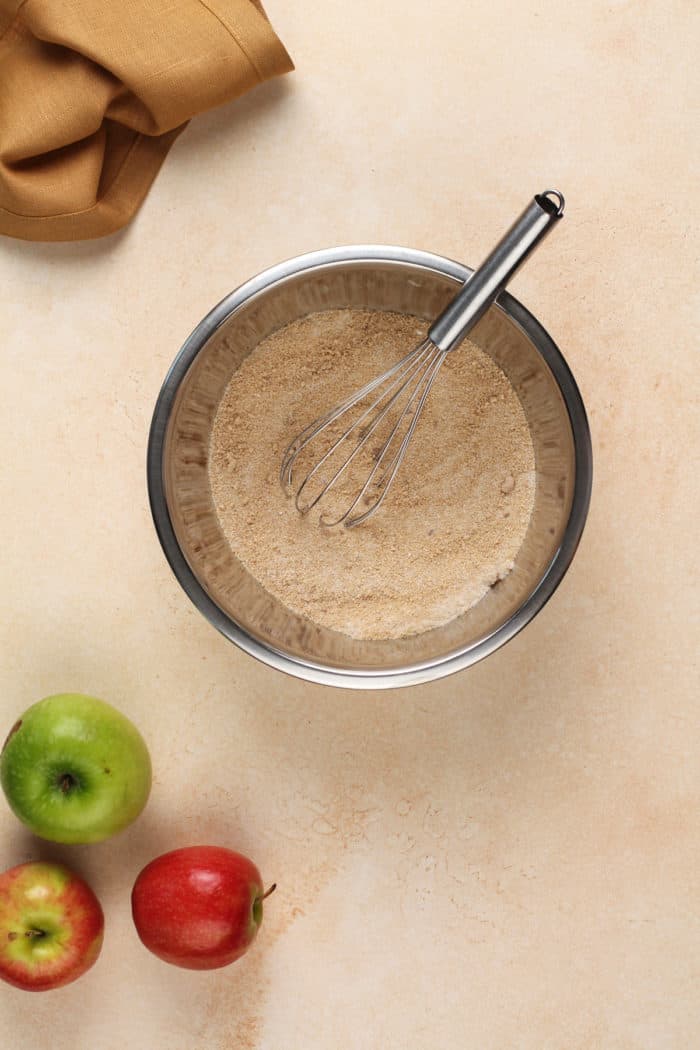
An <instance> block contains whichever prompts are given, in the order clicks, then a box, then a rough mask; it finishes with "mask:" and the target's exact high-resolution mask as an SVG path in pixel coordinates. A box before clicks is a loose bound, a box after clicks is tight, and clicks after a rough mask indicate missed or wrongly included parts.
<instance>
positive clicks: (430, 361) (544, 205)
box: [280, 190, 564, 528]
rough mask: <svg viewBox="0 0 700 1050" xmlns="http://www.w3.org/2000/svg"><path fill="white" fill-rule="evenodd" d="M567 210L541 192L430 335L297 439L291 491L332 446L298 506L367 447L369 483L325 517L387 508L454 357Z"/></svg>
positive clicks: (341, 519) (287, 469) (306, 482)
mask: <svg viewBox="0 0 700 1050" xmlns="http://www.w3.org/2000/svg"><path fill="white" fill-rule="evenodd" d="M563 214H564V197H563V195H562V194H561V193H560V192H559V191H558V190H544V192H543V193H538V194H537V195H536V196H535V197H534V198H533V200H532V201H531V202H530V203H529V204H528V206H527V207H526V208H525V210H524V211H523V212H522V213H521V215H520V216H519V217H518V218H517V219H516V220H515V222H514V223H513V225H512V226H511V227H510V229H509V230H508V231H507V232H506V233H505V234H504V236H503V237H502V238H501V240H500V241H499V242H498V244H497V245H496V246H495V248H494V249H493V250H492V251H491V252H490V253H489V255H488V256H487V257H486V259H485V260H484V262H483V263H482V264H481V266H479V267H478V269H476V270H475V271H474V273H473V274H472V276H471V277H470V278H469V279H468V280H467V281H466V282H465V283H464V285H463V286H462V288H461V289H460V291H459V292H458V293H457V295H456V296H455V297H454V299H452V300H451V301H450V303H448V305H447V306H446V307H445V309H444V310H443V311H442V313H441V314H440V316H439V317H438V318H437V319H436V320H435V321H434V322H433V324H432V326H431V328H430V330H429V332H428V336H427V338H426V339H425V340H423V342H422V343H420V344H419V345H418V346H416V347H414V349H413V350H411V351H410V353H408V354H406V356H405V357H403V358H402V359H401V360H400V361H398V362H397V363H396V364H395V365H393V367H391V368H389V369H388V370H387V371H386V372H384V373H382V375H380V376H377V378H376V379H373V380H372V381H371V382H369V383H367V384H366V385H365V386H363V387H361V388H360V389H359V390H356V391H355V393H353V394H351V395H350V396H349V397H348V398H346V399H345V400H344V401H342V402H341V403H340V404H338V405H336V406H335V407H334V408H332V409H331V410H330V411H329V412H326V413H325V414H324V415H322V416H320V417H319V418H318V419H316V420H314V422H313V423H310V424H309V425H308V426H307V427H305V428H304V429H303V430H302V431H301V433H300V434H298V435H297V436H296V437H295V438H294V440H293V441H292V442H291V443H290V445H289V446H288V447H287V449H286V451H285V453H284V455H283V457H282V466H281V470H280V481H281V483H282V484H283V485H284V486H285V487H286V488H290V487H291V488H294V485H295V467H296V466H297V460H298V458H299V456H300V454H301V453H302V452H303V451H304V450H305V449H307V448H308V447H309V446H310V445H311V443H312V442H317V439H319V438H321V437H322V436H325V439H326V445H327V446H328V447H326V446H322V447H321V449H320V453H319V454H318V458H317V459H316V460H315V462H314V463H313V465H312V466H311V467H310V469H308V470H307V472H306V474H305V475H304V476H303V477H302V480H301V482H300V483H298V484H297V485H296V496H295V505H296V508H297V510H298V511H299V512H300V513H301V514H307V513H308V512H309V511H310V510H311V509H312V508H313V507H315V506H316V505H317V504H318V503H320V501H321V500H323V499H324V498H325V497H327V496H328V494H329V493H330V492H331V490H333V489H334V488H335V489H336V490H337V489H338V488H339V482H340V479H341V478H343V476H344V475H345V476H346V479H347V477H348V474H347V471H348V468H349V467H350V465H351V464H352V463H353V461H355V460H356V459H357V457H358V456H359V455H360V454H361V453H363V452H365V454H368V453H370V452H371V455H372V459H373V465H372V467H371V469H370V471H369V473H368V475H367V478H366V480H365V481H364V482H360V483H359V484H358V486H357V488H356V489H355V488H353V490H352V493H353V494H352V495H351V497H350V502H349V504H348V506H347V507H346V509H345V510H344V511H343V513H341V514H340V515H337V514H336V515H334V516H332V517H330V518H329V517H328V515H326V514H322V516H321V519H320V520H321V522H322V523H323V524H324V525H328V526H333V525H344V526H345V527H346V528H353V527H354V526H356V525H360V524H362V522H364V521H367V520H368V518H370V517H372V515H373V514H375V513H376V512H377V511H378V510H379V507H380V506H381V505H382V503H383V502H384V499H385V498H386V495H387V493H388V491H389V489H390V487H391V484H392V482H393V480H394V478H395V477H396V474H397V472H398V470H399V468H400V466H401V464H402V462H403V460H404V457H405V455H406V450H407V448H408V446H409V444H410V441H411V438H412V437H413V434H414V432H415V429H416V426H417V425H418V420H419V419H420V415H421V412H422V411H423V407H424V405H425V402H426V400H427V398H428V395H429V394H430V389H431V387H432V385H433V383H434V382H435V379H436V378H437V375H438V372H439V371H440V368H441V366H442V363H443V361H444V360H445V358H446V356H447V354H448V353H450V352H451V351H452V350H454V349H455V348H456V347H458V346H459V344H460V343H461V342H462V340H463V339H465V338H466V336H467V335H468V333H469V332H470V331H471V329H472V328H473V327H474V325H475V324H476V323H477V321H479V319H480V318H481V317H482V316H483V315H484V313H485V312H486V311H487V310H488V308H489V307H490V306H491V304H492V303H493V302H494V300H495V299H496V298H497V296H498V295H499V294H500V292H502V291H503V289H504V288H505V286H506V284H507V283H508V281H509V280H510V278H511V277H512V276H513V274H514V273H515V272H516V270H518V269H519V268H520V266H521V265H522V264H523V262H524V261H525V259H526V258H527V256H528V255H529V254H530V252H532V251H533V250H534V248H536V247H537V245H538V244H539V243H540V242H541V241H542V239H543V238H544V237H545V236H546V234H547V233H548V232H549V231H550V230H551V229H552V227H553V226H554V225H555V224H556V222H557V221H558V220H559V219H560V218H561V217H562V215H563ZM365 402H367V404H366V405H365ZM353 410H357V412H358V414H357V415H356V416H355V417H351V415H350V414H351V413H353ZM345 416H348V418H349V419H350V418H351V419H352V421H351V422H349V423H348V425H347V426H346V428H345V429H344V430H343V431H342V433H341V434H340V435H339V436H336V434H337V429H338V428H337V427H335V426H334V424H337V423H338V421H341V420H343V419H344V417H345ZM380 428H381V429H380ZM386 431H388V436H387V437H386V440H385V441H384V444H383V445H381V446H380V447H379V449H378V450H377V451H374V450H371V444H370V442H371V440H372V437H373V435H375V434H383V433H386ZM375 440H376V439H375ZM314 447H316V446H314ZM336 464H337V465H336ZM324 467H325V468H326V470H325V471H324V469H323V468H324Z"/></svg>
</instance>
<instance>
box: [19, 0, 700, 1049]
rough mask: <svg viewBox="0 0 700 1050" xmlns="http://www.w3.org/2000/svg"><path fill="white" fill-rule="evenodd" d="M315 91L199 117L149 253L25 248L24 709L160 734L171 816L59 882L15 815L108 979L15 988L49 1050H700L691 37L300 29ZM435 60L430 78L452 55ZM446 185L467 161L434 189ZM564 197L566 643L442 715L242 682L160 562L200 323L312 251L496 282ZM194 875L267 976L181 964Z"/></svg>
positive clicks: (244, 677) (559, 267) (556, 312)
mask: <svg viewBox="0 0 700 1050" xmlns="http://www.w3.org/2000/svg"><path fill="white" fill-rule="evenodd" d="M268 6H269V9H270V14H271V17H272V18H273V20H274V22H275V25H276V27H277V28H278V30H279V32H280V35H281V36H282V39H283V40H284V41H285V43H286V44H287V46H288V47H289V50H290V52H291V53H292V55H293V56H294V58H295V60H296V63H297V67H298V73H297V74H295V75H294V77H293V78H290V79H289V80H288V82H286V83H279V84H271V85H268V86H266V87H263V88H261V89H259V90H256V91H255V92H254V93H253V94H252V95H251V96H250V97H249V98H247V99H245V100H243V101H242V102H241V103H239V104H235V105H234V106H231V107H229V108H228V109H226V110H221V111H218V112H216V113H214V114H212V115H210V116H207V117H204V118H201V119H199V120H198V121H196V122H195V123H194V124H193V125H192V127H191V128H190V129H188V131H187V132H186V133H185V134H184V135H183V136H182V137H181V138H180V140H179V141H178V143H177V144H176V146H175V147H174V149H173V152H172V154H171V156H170V158H169V160H168V162H167V164H166V165H165V167H164V169H163V172H162V174H161V175H160V177H159V179H158V181H157V182H156V184H155V187H154V189H153V191H152V192H151V194H150V197H149V199H148V201H147V202H146V205H145V207H144V208H143V210H142V212H141V214H140V215H139V216H138V218H137V220H136V222H135V223H134V224H133V225H132V226H131V227H130V228H129V229H128V230H127V231H126V232H125V233H124V234H122V235H117V236H116V237H114V238H112V239H110V240H108V241H105V242H104V243H93V244H85V245H69V246H62V245H59V246H52V245H48V246H41V245H31V244H22V243H19V242H17V243H12V242H9V241H5V242H4V243H3V244H2V245H0V297H1V298H0V301H1V309H2V321H3V325H2V327H3V349H2V354H1V355H0V372H1V375H0V378H1V382H2V392H3V405H4V410H3V412H2V415H1V417H0V435H1V440H2V447H3V449H4V465H3V471H2V490H3V506H4V514H3V523H2V543H3V557H2V591H3V612H4V615H3V617H2V622H1V624H0V630H1V632H2V660H1V661H0V676H1V685H2V688H1V690H0V697H1V699H0V714H1V717H2V720H3V722H4V723H5V724H7V725H9V724H10V723H11V721H12V719H13V717H14V716H15V714H16V713H17V712H18V711H20V710H21V709H22V708H23V707H24V706H26V705H27V704H28V703H30V702H31V701H33V700H34V699H36V698H37V697H40V696H42V695H45V694H46V693H49V692H53V691H57V690H61V689H81V690H85V691H90V692H94V693H96V694H99V695H101V696H103V697H104V698H105V699H107V700H110V701H111V702H113V703H115V704H117V705H118V706H119V707H121V708H122V710H123V711H125V712H126V713H127V714H128V715H131V716H132V717H133V718H135V719H136V721H137V722H138V724H139V725H140V727H141V728H142V730H143V732H144V734H145V736H146V738H147V739H148V741H149V742H150V745H151V748H152V752H153V760H154V767H155V777H156V781H155V788H154V792H153V798H152V802H151V803H150V805H149V808H148V809H147V811H146V813H145V814H144V816H143V818H142V819H141V820H140V821H139V822H138V824H137V825H135V826H134V827H133V828H132V829H131V830H129V831H128V832H126V833H125V834H124V835H123V836H121V837H120V838H119V839H117V840H115V841H113V842H110V843H106V844H103V845H101V846H96V847H91V848H85V849H76V850H70V851H69V850H60V849H59V850H54V849H52V848H51V847H43V846H41V845H40V844H39V843H37V842H36V841H34V840H31V839H30V838H29V837H28V836H27V835H25V834H24V833H23V831H22V830H21V828H20V827H19V826H18V825H17V824H16V822H15V821H14V820H13V819H12V818H11V817H10V814H9V812H8V811H7V810H6V809H5V807H4V804H3V805H2V806H1V807H0V863H1V864H2V866H3V867H5V866H8V865H10V864H12V863H16V862H18V861H20V860H22V859H26V858H28V857H32V856H39V855H44V856H54V855H58V856H62V857H67V858H69V859H70V861H71V863H73V864H75V865H76V866H77V867H79V868H80V869H81V870H82V871H83V872H84V873H85V874H86V875H87V876H88V877H89V878H90V879H91V881H92V883H93V885H94V887H95V889H96V891H97V892H98V894H99V895H100V896H101V898H102V900H103V902H104V905H105V910H106V914H107V935H106V943H105V948H104V952H103V956H102V959H101V961H100V962H99V963H98V965H97V967H96V968H95V969H94V970H93V971H92V973H91V974H90V975H89V976H87V977H86V978H84V979H83V980H82V981H81V982H80V983H79V984H76V985H74V986H73V987H72V988H68V989H65V990H63V991H60V992H56V993H49V994H46V995H44V996H42V997H38V996H27V995H24V996H23V995H22V994H21V993H19V992H15V991H14V990H12V989H10V988H7V987H4V986H3V987H2V988H1V989H0V1016H1V1017H2V1036H0V1043H1V1044H2V1046H3V1050H4V1048H5V1047H7V1048H8V1050H9V1048H10V1047H12V1048H13V1050H14V1048H15V1047H20V1046H30V1045H31V1046H33V1047H34V1048H36V1050H48V1048H49V1047H51V1048H52V1050H69V1048H70V1050H121V1048H122V1047H124V1046H128V1047H130V1048H131V1050H321V1048H323V1050H328V1048H332V1050H377V1048H380V1047H381V1048H385V1047H386V1048H392V1050H393V1048H397V1050H399V1048H400V1050H425V1048H427V1047H430V1048H432V1047H439V1048H446V1050H447V1048H449V1050H453V1048H454V1050H457V1048H459V1050H462V1048H468V1050H505V1048H510V1047H514V1048H518V1050H597V1048H601V1050H687V1048H689V1047H691V1046H694V1045H695V1044H696V1042H697V1033H698V1031H700V990H699V989H700V903H699V902H700V875H699V872H700V849H699V847H700V831H699V821H698V806H699V803H700V772H699V770H700V761H699V759H698V753H699V745H700V739H699V737H700V734H699V732H698V728H699V727H698V710H697V704H698V664H697V648H698V600H697V593H698V583H699V581H698V558H697V510H698V506H697V504H698V462H697V448H698V438H699V435H698V422H697V420H698V412H697V402H695V403H693V400H692V397H693V389H694V387H695V388H696V387H697V382H696V381H697V367H698V366H697V356H696V350H695V345H696V338H697V336H696V326H697V322H698V317H697V298H696V294H695V282H696V280H697V274H696V275H695V277H692V276H691V274H690V273H689V267H690V265H691V262H692V242H691V237H690V232H689V227H690V225H691V221H692V219H693V217H694V214H693V213H695V217H697V209H696V206H695V200H696V196H697V191H698V187H697V184H695V185H693V183H692V180H691V175H690V172H689V168H690V157H689V149H690V136H691V134H692V114H691V107H692V105H693V104H694V103H695V104H696V103H697V93H695V97H694V98H693V93H692V91H691V85H692V80H693V78H694V77H695V74H693V73H692V72H691V66H692V52H693V50H694V42H697V36H698V24H697V17H696V14H693V11H692V8H693V5H691V4H688V3H687V2H685V0H683V2H681V0H673V2H670V3H660V2H656V3H649V2H646V0H637V2H635V3H632V2H612V3H611V2H610V0H606V2H605V3H600V2H598V0H593V2H591V3H586V4H583V3H573V4H561V3H556V4H555V3H550V2H542V3H537V4H534V3H532V2H530V0H527V2H524V3H514V2H509V3H507V2H503V0H492V2H490V3H488V4H486V3H480V2H476V3H469V4H466V3H463V2H462V0H434V2H433V3H429V4H421V5H418V4H406V3H403V2H399V0H385V2H384V3H383V4H377V3H376V2H374V0H373V2H371V3H370V2H369V0H356V2H354V3H352V4H347V3H341V2H340V0H329V2H327V3H324V4H321V5H319V4H318V3H315V2H312V0H297V2H295V3H293V4H292V3H289V2H288V0H275V2H274V5H273V3H272V0H270V3H269V5H268ZM431 56H436V60H431ZM438 159H439V160H440V162H441V163H440V164H439V165H438V163H437V161H438ZM542 183H547V184H550V183H554V185H557V186H559V185H560V186H561V187H562V189H563V190H564V191H565V192H566V194H567V200H568V202H569V208H568V212H569V214H568V217H567V219H566V220H565V222H564V223H563V224H562V226H561V228H560V230H559V231H557V233H556V235H555V238H554V239H553V240H552V241H551V242H550V244H549V245H548V246H547V247H546V248H545V249H543V251H542V252H541V253H540V254H539V255H538V257H537V259H536V260H533V262H532V264H531V265H530V266H529V267H528V268H527V270H525V271H524V272H523V273H522V274H521V275H520V276H519V277H518V278H517V280H516V282H515V285H514V290H515V292H516V294H518V295H519V296H520V297H521V298H522V299H523V300H524V301H525V302H526V303H527V304H528V305H529V306H530V307H531V308H532V309H534V311H535V312H536V313H537V314H538V316H539V317H540V318H541V320H542V321H543V322H544V324H545V325H546V326H547V327H548V328H549V329H550V330H551V332H552V334H553V336H554V337H555V339H556V340H557V342H558V343H559V344H560V345H561V347H562V349H563V350H564V352H565V354H566V355H567V357H568V359H569V360H570V362H571V364H572V366H573V368H574V370H575V373H576V375H577V378H578V380H579V382H580V385H581V388H582V391H583V394H584V397H585V399H586V402H587V404H588V407H589V410H590V416H591V423H592V428H593V439H594V446H595V455H596V477H595V489H594V498H593V504H592V510H591V516H590V520H589V525H588V528H587V531H586V534H585V536H584V540H583V543H582V546H581V549H580V551H579V554H578V556H577V559H576V561H575V563H574V566H573V568H572V570H571V572H570V573H569V575H568V576H567V578H566V580H565V581H564V583H563V585H562V587H561V588H560V590H559V592H558V593H557V595H556V596H555V598H554V599H553V600H552V602H551V603H550V604H549V606H548V607H547V608H546V609H545V610H544V611H543V612H542V613H541V615H540V616H539V617H538V618H537V620H536V621H535V622H534V623H532V624H531V625H530V626H529V627H528V628H527V630H526V631H525V632H524V633H523V634H521V635H520V636H519V637H518V638H517V639H516V640H515V641H513V642H512V643H511V644H510V645H508V646H507V647H506V648H505V649H504V650H502V651H501V652H500V653H499V654H497V655H495V656H493V657H491V658H489V659H488V660H486V661H485V662H484V663H482V664H480V665H479V666H477V667H476V668H474V669H472V670H470V671H467V672H465V673H463V674H462V675H460V676H458V677H454V678H451V679H448V680H446V681H444V682H442V683H440V684H437V685H434V686H426V687H421V688H417V689H414V690H408V691H401V692H396V693H389V694H377V695H374V694H369V693H367V694H354V693H353V694H351V693H342V692H330V691H326V690H324V689H322V688H320V687H313V686H308V685H303V684H301V683H299V682H295V681H293V680H290V679H287V678H284V677H281V676H279V675H277V674H275V673H273V672H271V671H269V670H266V669H265V668H264V667H262V666H259V665H257V664H256V663H254V662H253V661H252V660H250V659H249V658H248V657H246V656H244V655H242V654H241V653H239V652H238V651H237V650H236V649H234V648H233V647H232V646H231V645H230V644H229V643H227V642H226V641H225V640H224V639H223V638H220V637H219V636H218V635H217V634H216V632H215V631H214V630H213V629H211V628H210V627H209V626H208V625H207V624H206V623H205V622H204V620H203V619H202V618H201V617H200V616H199V614H198V613H196V612H195V610H194V609H193V608H191V607H190V605H189V603H188V601H187V599H186V598H185V597H184V595H183V593H182V592H181V591H180V589H179V587H178V585H177V584H176V582H175V580H174V579H173V577H172V576H171V574H170V571H169V569H168V568H167V566H166V563H165V561H164V559H163V557H162V555H161V552H160V550H159V547H158V544H157V541H156V538H155V535H154V532H153V529H152V527H151V523H150V519H149V512H148V508H147V502H146V492H145V483H144V445H145V440H146V433H147V427H148V422H149V418H150V413H151V408H152V405H153V401H154V399H155V396H156V394H157V391H158V388H159V385H160V381H161V379H162V377H163V374H164V372H165V370H166V368H167V366H168V364H169V363H170V361H171V359H172V357H173V355H174V352H175V350H176V349H177V347H178V345H179V344H180V342H181V341H182V339H183V337H184V336H185V335H186V334H187V333H188V332H189V331H190V329H191V328H192V327H193V325H194V324H195V323H196V322H197V321H198V320H199V318H200V317H201V316H202V315H203V313H204V312H205V311H206V310H207V309H208V308H209V307H210V306H211V305H212V304H213V303H214V302H216V301H217V299H218V298H220V297H221V296H222V295H223V294H225V293H226V292H228V291H229V290H230V289H231V288H232V287H234V286H235V285H237V284H238V283H240V282H241V281H242V280H244V279H245V278H246V277H248V276H249V275H250V274H252V273H255V272H256V271H258V270H260V269H262V268H263V267H265V266H266V265H268V264H270V263H273V262H275V261H277V260H279V259H283V258H285V257H288V256H291V255H294V254H296V253H297V252H300V251H304V250H307V249H311V248H316V247H321V246H324V245H328V244H333V243H342V242H348V241H388V242H397V243H403V244H408V245H415V246H417V247H424V248H431V249H433V250H435V251H438V252H443V253H445V254H447V255H451V256H454V257H457V258H462V259H464V260H465V261H467V262H471V263H474V262H475V261H477V260H478V258H479V257H480V255H481V254H482V253H483V252H484V251H485V249H486V248H487V246H488V245H489V242H490V241H491V240H492V239H493V236H494V234H495V233H498V232H499V231H500V229H501V227H502V226H503V223H504V221H507V220H508V219H509V218H510V216H511V215H512V214H513V213H514V212H515V211H516V210H517V209H518V208H519V207H520V206H521V204H522V203H523V199H524V197H527V196H528V195H529V193H530V192H531V191H532V190H533V189H539V188H540V185H541V184H542ZM197 840H208V841H211V842H221V843H228V844H231V845H232V846H235V847H237V848H239V849H241V850H243V851H244V852H247V853H249V854H250V855H251V856H252V857H253V858H254V859H255V860H256V861H257V862H258V864H259V865H260V867H261V870H262V872H263V875H264V877H265V878H266V879H269V880H272V879H276V880H277V881H278V883H279V890H278V892H277V894H276V896H275V898H274V899H273V900H271V901H270V905H269V908H268V912H267V917H266V924H265V926H264V927H263V931H262V934H261V936H260V938H259V940H258V942H257V943H256V945H255V946H254V948H253V950H252V951H251V953H250V954H249V956H248V957H247V958H246V959H244V960H243V961H241V962H239V963H237V964H236V965H235V967H234V968H232V969H230V970H227V971H221V972H219V973H218V974H209V975H203V974H191V973H187V972H185V971H177V970H175V969H171V968H168V967H166V966H165V965H163V964H161V963H159V962H158V961H157V960H156V959H155V958H152V957H150V956H149V955H148V954H147V953H146V952H145V950H144V949H142V948H141V947H140V945H139V943H138V941H137V940H136V937H135V935H134V932H133V930H132V928H131V925H130V918H129V910H128V909H129V905H128V892H129V888H130V885H131V881H132V879H133V877H134V876H135V875H136V873H137V871H138V870H139V868H140V867H141V865H142V864H144V863H145V862H146V861H147V860H148V859H150V858H151V857H152V856H153V855H155V854H156V853H158V852H160V851H161V850H164V849H166V848H170V847H172V846H176V845H181V844H185V843H190V842H193V841H197Z"/></svg>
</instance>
